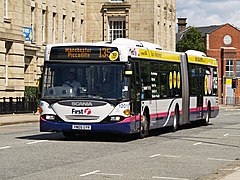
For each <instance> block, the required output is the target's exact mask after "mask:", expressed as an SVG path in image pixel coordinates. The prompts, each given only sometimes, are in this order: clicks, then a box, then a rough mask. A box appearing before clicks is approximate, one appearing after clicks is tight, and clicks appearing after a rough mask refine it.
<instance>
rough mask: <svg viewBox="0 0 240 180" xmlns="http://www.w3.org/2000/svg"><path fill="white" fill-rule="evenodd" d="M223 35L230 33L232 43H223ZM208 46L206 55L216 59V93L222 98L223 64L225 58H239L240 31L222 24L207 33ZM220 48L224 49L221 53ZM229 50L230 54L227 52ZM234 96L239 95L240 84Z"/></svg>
mask: <svg viewBox="0 0 240 180" xmlns="http://www.w3.org/2000/svg"><path fill="white" fill-rule="evenodd" d="M225 35H230V36H231V37H232V43H231V44H230V45H225V44H224V42H223V38H224V36H225ZM208 47H209V49H207V55H208V56H210V57H214V58H216V59H217V60H218V77H219V82H218V89H219V91H218V95H219V98H222V95H223V98H224V97H225V93H224V87H225V86H224V85H223V76H224V75H225V69H226V67H225V64H226V60H234V61H236V60H240V31H239V30H238V29H236V28H234V27H233V26H231V25H230V24H226V25H223V26H222V27H220V28H218V29H217V30H215V31H213V32H211V33H210V34H209V44H208ZM222 48H223V49H224V50H223V53H221V49H222ZM230 52H231V54H229V53H230ZM232 53H233V54H232ZM234 64H236V63H234ZM234 70H236V67H234ZM239 83H240V80H239ZM236 97H240V84H239V86H238V89H236Z"/></svg>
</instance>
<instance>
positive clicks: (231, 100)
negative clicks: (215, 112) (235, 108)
mask: <svg viewBox="0 0 240 180" xmlns="http://www.w3.org/2000/svg"><path fill="white" fill-rule="evenodd" d="M218 102H219V104H224V105H240V97H230V96H227V97H226V98H219V99H218Z"/></svg>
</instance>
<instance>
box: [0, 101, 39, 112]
mask: <svg viewBox="0 0 240 180" xmlns="http://www.w3.org/2000/svg"><path fill="white" fill-rule="evenodd" d="M36 111H37V100H36V99H31V98H25V97H17V98H13V97H9V98H5V97H4V98H0V114H13V113H15V114H19V113H32V112H36Z"/></svg>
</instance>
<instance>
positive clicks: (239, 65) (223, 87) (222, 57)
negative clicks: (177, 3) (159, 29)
mask: <svg viewBox="0 0 240 180" xmlns="http://www.w3.org/2000/svg"><path fill="white" fill-rule="evenodd" d="M178 22H179V24H180V26H179V27H181V28H180V31H179V32H178V34H177V38H178V39H179V38H180V37H181V34H183V33H184V32H186V30H187V28H186V18H181V19H180V21H178ZM184 25H185V28H184ZM196 28H197V29H198V30H199V31H200V32H201V33H202V37H203V39H204V42H205V47H206V53H207V55H208V56H210V57H214V58H216V59H217V60H218V67H219V68H218V97H219V100H220V101H219V103H222V104H240V41H239V40H240V30H239V29H238V28H236V27H234V26H232V25H230V24H228V23H227V24H223V25H212V26H205V27H196ZM181 30H182V31H181ZM232 78H239V80H238V84H239V86H238V87H237V88H236V89H232Z"/></svg>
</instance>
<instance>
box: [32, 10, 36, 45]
mask: <svg viewBox="0 0 240 180" xmlns="http://www.w3.org/2000/svg"><path fill="white" fill-rule="evenodd" d="M34 22H35V7H31V28H32V39H31V41H32V42H34Z"/></svg>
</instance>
